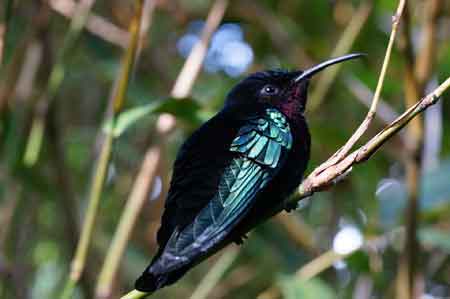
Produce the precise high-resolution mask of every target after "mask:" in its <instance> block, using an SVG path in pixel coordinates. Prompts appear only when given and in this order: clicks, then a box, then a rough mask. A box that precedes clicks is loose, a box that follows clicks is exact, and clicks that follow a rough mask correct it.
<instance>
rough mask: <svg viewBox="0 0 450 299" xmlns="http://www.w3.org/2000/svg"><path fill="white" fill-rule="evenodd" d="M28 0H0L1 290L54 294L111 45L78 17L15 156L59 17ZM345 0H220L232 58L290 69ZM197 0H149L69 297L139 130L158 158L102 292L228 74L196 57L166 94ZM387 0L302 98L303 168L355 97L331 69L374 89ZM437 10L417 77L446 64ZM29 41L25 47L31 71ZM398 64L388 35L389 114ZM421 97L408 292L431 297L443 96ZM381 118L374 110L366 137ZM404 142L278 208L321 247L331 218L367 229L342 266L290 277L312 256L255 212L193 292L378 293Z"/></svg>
mask: <svg viewBox="0 0 450 299" xmlns="http://www.w3.org/2000/svg"><path fill="white" fill-rule="evenodd" d="M61 2H62V3H64V2H72V1H61ZM424 2H426V1H418V0H416V1H411V4H410V8H411V18H412V28H413V30H412V31H413V33H414V39H413V40H414V41H415V43H416V44H415V45H416V48H417V49H416V50H419V49H420V47H421V44H420V32H421V31H420V29H421V26H422V24H423V21H424V17H423V6H424V5H425V3H424ZM42 3H47V1H32V3H24V2H23V1H5V4H2V6H3V7H2V9H3V11H2V18H0V28H6V29H7V30H6V33H5V34H4V35H1V34H0V45H1V44H2V45H3V55H1V54H0V55H1V56H0V57H1V58H0V59H1V60H2V63H1V69H0V100H4V99H2V98H1V96H2V95H3V94H4V93H5V90H7V89H8V88H10V87H11V88H12V89H13V92H12V93H11V94H10V95H9V96H8V98H7V99H6V100H7V102H8V104H7V105H6V106H5V107H2V110H1V111H0V117H1V120H0V121H1V124H0V155H1V156H0V158H1V163H0V198H1V199H0V245H1V247H0V298H56V297H55V296H56V295H57V294H59V293H60V288H61V287H62V283H63V279H64V277H66V275H67V273H68V269H69V264H70V259H71V258H72V256H73V251H74V249H75V245H76V242H77V238H78V232H79V227H80V223H81V221H82V219H83V215H84V209H85V205H86V201H85V200H86V193H87V190H88V185H89V181H90V175H91V171H92V166H93V164H94V163H93V161H94V160H95V157H96V155H97V151H98V148H97V146H98V134H99V132H100V131H101V129H102V128H105V129H106V130H111V124H108V123H106V124H104V123H103V118H104V115H105V111H106V109H107V102H108V98H109V95H110V92H111V86H112V85H113V83H114V82H113V81H114V78H115V77H116V74H117V72H118V70H119V66H120V63H119V62H120V57H121V54H122V52H123V49H122V48H121V47H119V46H117V45H116V44H112V43H110V42H108V41H106V40H105V39H104V38H102V37H101V36H98V35H95V34H92V32H90V31H89V30H84V31H83V32H82V34H81V36H80V39H79V40H78V41H77V42H76V45H75V46H74V47H73V48H71V49H69V51H68V53H67V56H66V59H65V62H66V76H65V78H64V81H63V82H62V86H61V88H60V89H59V90H58V92H57V95H56V98H55V99H54V101H53V102H52V103H51V106H50V107H49V110H48V113H47V115H46V124H47V127H46V128H47V129H46V132H45V135H44V140H43V145H42V146H43V147H42V151H41V154H40V156H39V159H38V160H37V162H36V164H35V165H33V166H31V167H26V166H25V165H24V164H23V155H24V151H25V146H26V143H27V138H28V136H29V130H30V125H31V120H32V117H33V115H34V113H35V112H36V111H38V109H39V105H38V104H39V103H38V99H39V98H40V96H41V95H42V94H43V93H45V88H46V84H47V79H48V75H49V72H50V68H51V67H52V66H53V65H54V63H55V61H56V57H57V55H58V54H57V53H58V51H59V50H60V49H61V47H62V43H63V41H64V38H65V35H66V34H67V31H68V22H69V21H68V19H67V18H66V17H64V16H62V15H61V14H59V13H58V12H56V11H55V10H54V9H52V8H49V7H48V6H46V5H45V4H42ZM131 3H132V1H119V0H115V1H97V2H96V3H95V5H94V8H93V14H95V15H96V16H97V17H101V18H103V19H104V20H105V21H107V22H108V24H110V25H111V26H115V27H117V28H119V29H120V30H122V31H126V26H127V24H128V22H129V20H130V17H131V15H130V13H129V11H130V10H129V6H130V5H131ZM360 3H361V1H350V0H337V1H331V0H330V1H325V0H320V1H295V0H286V1H272V0H265V1H250V0H246V1H231V3H230V5H229V8H228V10H227V12H226V14H225V18H224V20H223V23H228V22H232V23H237V24H239V25H240V26H241V28H242V29H243V32H244V38H245V41H246V42H247V43H248V44H249V45H250V46H251V47H252V49H253V52H254V55H255V56H254V60H253V63H252V65H251V67H250V69H249V70H248V71H247V73H249V72H252V71H257V70H261V69H266V68H288V69H294V68H303V67H307V66H310V64H311V63H313V62H317V61H320V60H323V59H325V58H328V57H329V55H330V53H331V52H332V51H333V49H334V46H335V45H336V43H337V41H338V40H339V38H340V36H341V33H342V32H343V30H345V27H346V25H347V24H348V22H349V21H350V20H351V18H352V16H353V14H354V13H355V9H356V8H357V6H358V5H359V4H360ZM8 5H9V6H8ZM210 5H211V1H203V0H202V1H200V0H196V1H175V0H166V1H158V5H157V8H156V11H155V14H154V16H153V19H152V24H151V27H150V30H149V32H148V34H147V36H146V39H145V44H144V46H143V50H142V52H141V57H140V58H139V60H138V61H137V65H136V68H135V71H134V75H133V78H132V80H131V83H130V86H129V90H128V94H127V97H128V98H127V101H126V106H127V107H126V108H125V110H124V111H123V113H122V114H121V115H120V116H119V118H118V122H117V124H116V128H115V129H114V130H115V134H116V135H117V136H118V139H117V142H116V143H115V145H114V150H113V157H112V163H111V165H110V167H109V175H108V180H107V183H106V186H105V189H104V193H103V198H102V203H101V207H100V215H99V219H97V225H96V230H95V235H94V240H93V242H94V244H93V249H92V250H91V252H90V254H89V259H88V265H87V269H86V271H85V273H84V276H83V279H82V283H81V284H80V287H79V289H78V291H77V295H76V298H92V292H93V291H94V286H95V283H96V279H97V274H98V269H99V268H100V266H101V264H102V261H103V257H104V256H105V252H106V251H107V250H108V246H109V243H110V240H111V238H112V236H113V234H114V231H115V228H116V225H117V223H118V219H119V218H120V217H121V214H122V211H123V206H124V202H125V199H126V198H127V197H128V194H129V192H130V190H131V187H132V184H133V182H134V180H135V176H136V174H137V172H138V169H139V167H140V166H141V163H142V159H143V157H144V154H145V152H146V150H147V148H148V147H150V146H152V145H163V149H164V150H163V157H162V163H161V166H160V167H159V170H158V175H159V176H160V177H161V179H162V182H163V188H162V193H161V194H160V195H158V196H157V198H156V199H154V200H150V195H149V200H148V201H147V202H146V203H145V206H144V208H143V210H142V212H141V215H140V218H139V220H138V223H137V225H136V227H135V230H134V234H133V236H132V240H131V241H130V243H129V244H128V248H127V251H126V254H125V256H124V257H123V259H122V264H121V268H120V271H119V275H118V277H117V279H116V281H115V286H114V296H113V298H117V297H118V296H119V295H120V294H122V293H123V292H124V291H126V290H129V289H130V288H132V286H133V282H134V279H135V278H136V277H137V276H138V275H139V274H140V273H141V271H142V270H144V268H145V266H146V265H147V263H148V262H149V261H150V259H151V256H152V254H153V253H154V252H155V251H156V244H155V234H156V231H157V229H158V227H159V217H160V215H161V212H162V207H163V201H164V194H165V192H167V187H168V184H169V182H170V174H171V164H172V162H173V160H174V158H175V154H176V151H177V149H178V148H179V146H180V145H181V143H182V142H183V140H184V139H185V138H186V137H187V136H188V135H189V134H190V133H191V132H192V131H193V130H194V129H195V128H196V127H198V126H199V125H200V124H201V123H202V122H203V121H205V120H206V119H208V118H209V117H210V116H211V115H213V113H215V112H216V111H217V110H218V109H220V107H221V105H222V104H223V101H224V98H225V96H226V93H227V91H228V90H229V89H230V88H231V87H232V86H233V85H234V84H235V83H237V82H238V80H239V79H240V78H242V77H243V76H244V75H245V74H244V75H242V76H241V77H240V78H231V77H229V76H227V75H226V74H225V73H223V72H218V73H208V72H206V71H202V72H201V74H200V75H199V78H198V80H196V83H195V85H194V89H193V92H192V98H190V99H184V100H181V101H178V100H175V99H172V98H170V97H169V94H170V88H171V86H172V85H173V82H174V80H175V79H176V77H177V74H178V72H179V71H180V69H181V67H182V65H183V63H184V58H183V57H182V56H181V55H179V54H178V52H177V50H176V44H177V41H178V40H179V39H180V38H181V37H182V36H183V34H185V33H186V30H187V28H188V26H189V24H190V23H191V22H192V21H195V20H199V19H200V20H204V19H205V16H206V15H207V12H208V9H209V7H210ZM395 7H396V1H388V0H384V1H376V2H375V3H374V7H373V11H372V12H371V15H370V17H369V19H368V21H367V23H366V24H365V26H364V27H363V30H362V31H361V33H360V34H359V36H358V38H357V40H356V42H355V44H354V45H353V47H352V51H354V52H364V53H367V54H368V59H366V60H363V61H360V62H357V63H348V64H345V65H344V66H343V68H342V71H341V73H340V75H339V77H338V78H337V79H336V82H334V84H333V85H332V87H331V89H330V91H329V92H328V95H327V97H326V99H324V101H323V104H322V105H321V106H320V108H319V109H317V110H316V111H314V112H313V113H307V117H308V120H309V124H310V129H311V134H312V159H311V162H310V167H309V169H310V170H311V169H313V168H314V167H315V166H317V165H318V164H319V163H320V162H322V161H324V160H325V159H326V158H327V157H329V155H330V154H332V153H333V152H334V151H335V150H336V149H337V148H338V147H339V146H340V145H342V144H343V143H344V142H345V141H346V139H347V138H348V137H349V136H350V135H351V134H352V132H353V131H354V129H355V128H356V127H357V126H358V124H359V123H360V122H361V121H362V119H363V117H364V115H365V113H366V111H367V108H366V107H365V106H364V105H363V104H361V102H360V101H359V100H358V99H357V98H356V97H355V96H354V94H353V93H352V92H351V91H350V90H349V89H350V88H351V87H349V85H348V84H346V83H345V81H344V80H342V78H344V77H345V76H348V75H352V76H354V77H356V78H358V80H360V81H361V82H362V83H363V84H364V85H366V86H367V87H368V88H369V89H370V90H373V89H374V88H375V85H376V81H377V78H378V73H379V69H380V67H381V63H382V60H383V57H384V51H385V47H386V45H387V40H388V35H389V31H390V24H391V15H392V13H393V11H394V10H395ZM449 23H450V5H449V3H448V2H446V1H443V4H442V10H441V15H440V22H439V23H438V26H439V28H438V32H439V34H438V39H437V41H436V53H435V57H434V58H435V59H434V60H435V63H434V71H433V76H432V77H431V78H430V85H431V86H433V84H434V85H435V84H436V83H435V81H436V80H437V81H442V80H443V79H445V78H446V77H447V76H448V75H449V74H450V43H449V40H450V31H449V30H448V28H449V26H448V24H449ZM36 47H38V48H39V49H40V50H38V52H36V49H37V48H36ZM33 49H34V50H33ZM33 51H34V52H33ZM22 52H23V54H21V53H22ZM32 55H35V56H36V55H38V56H37V57H38V58H37V60H36V61H35V63H36V73H35V75H34V76H33V74H32V67H31V63H33V61H32V59H33V56H32ZM305 59H309V61H306V60H305ZM16 60H17V62H16ZM14 72H18V74H19V75H18V79H17V80H9V79H11V78H12V76H13V73H14ZM403 73H404V57H403V56H402V54H401V52H400V51H398V50H397V49H395V50H394V53H393V57H392V61H391V64H390V66H389V71H388V75H387V80H386V83H385V85H384V88H383V93H382V97H383V99H384V100H385V102H386V103H387V104H388V105H390V106H391V107H392V108H393V109H394V110H395V111H397V112H398V113H400V112H401V111H403V110H404V108H405V107H404V101H403V98H404V92H403V82H402V80H401V78H403ZM27 80H28V81H27ZM11 81H14V82H11ZM19 83H20V84H19ZM314 84H315V83H314V82H313V83H312V86H311V88H314V86H315V85H314ZM447 98H448V96H447ZM432 109H433V113H434V114H431V113H430V114H427V115H428V116H427V117H428V118H429V119H428V120H427V121H433V120H434V122H433V124H432V125H433V127H429V128H428V130H426V131H425V132H426V134H427V135H426V138H425V142H426V143H429V144H433V145H434V149H435V151H434V152H426V151H425V153H424V155H429V156H427V157H424V161H428V160H427V158H430V159H432V160H433V161H435V163H434V164H426V163H425V162H424V165H423V178H422V184H421V211H420V214H419V216H420V230H419V240H420V243H421V249H422V250H421V252H420V253H419V255H420V267H419V271H420V272H421V274H422V279H423V282H424V284H423V285H424V290H423V291H424V292H425V293H427V294H429V295H430V296H435V297H432V298H443V297H449V296H450V286H449V285H450V258H449V257H450V256H449V254H450V231H449V229H450V222H449V219H450V218H449V213H450V183H449V181H450V167H449V165H450V164H449V163H450V162H449V161H450V137H449V136H450V132H449V130H450V117H449V115H450V101H447V99H443V101H442V102H441V103H440V104H439V105H437V106H435V107H433V108H432ZM161 113H171V114H173V115H174V116H175V117H176V118H177V120H180V121H179V122H177V129H176V130H175V131H174V132H172V133H171V134H170V136H168V137H167V138H165V139H164V140H163V138H161V136H160V135H159V134H158V133H157V130H156V122H157V117H158V115H160V114H161ZM438 116H442V119H440V118H438ZM382 126H383V124H382V123H381V122H380V121H378V120H375V122H374V124H373V125H372V127H371V128H370V129H369V132H368V136H372V135H374V134H375V133H376V132H377V130H378V129H380V128H382ZM365 138H366V139H367V138H368V137H365ZM404 151H405V149H404V147H403V146H402V144H401V142H399V140H398V139H397V138H394V139H393V140H392V141H391V142H389V143H388V144H386V146H384V147H383V149H381V150H380V151H379V153H377V155H376V156H374V157H373V158H372V159H371V160H370V161H368V162H367V163H365V164H363V165H361V166H358V167H357V168H355V169H354V171H353V172H352V174H351V175H350V177H349V178H348V179H346V180H344V181H343V182H342V183H340V184H338V185H336V186H335V187H334V188H332V189H331V190H330V191H329V192H326V193H319V194H316V195H314V197H313V198H311V199H307V200H306V201H307V204H305V206H304V207H303V208H302V209H300V210H298V211H296V212H295V213H293V215H292V216H291V217H294V219H301V220H302V221H303V222H304V223H305V225H306V226H307V228H308V229H309V230H311V232H312V234H313V240H312V243H313V244H314V247H315V248H316V249H317V250H318V251H320V252H322V251H326V250H328V249H329V248H330V247H331V246H332V244H333V239H334V237H335V235H336V232H337V231H339V230H340V229H341V228H343V227H345V226H349V225H351V226H355V227H357V228H358V229H359V230H360V231H361V232H362V234H363V235H364V236H365V238H366V240H371V239H372V238H378V239H381V240H382V241H380V243H382V244H381V245H379V247H377V248H376V250H374V249H373V250H369V251H366V250H359V251H357V252H356V253H354V254H353V255H351V256H350V257H349V258H348V259H347V260H346V261H345V263H344V264H341V266H337V265H335V266H334V267H331V268H329V269H328V270H327V271H325V272H323V273H322V274H320V275H319V276H318V277H315V278H314V279H313V280H310V281H308V282H301V281H299V280H298V279H296V278H295V277H294V273H295V271H296V270H297V269H299V268H300V267H302V265H304V264H305V263H307V262H309V261H310V260H312V259H313V258H314V257H315V255H314V254H312V253H311V252H310V251H308V250H307V249H306V248H305V247H302V244H299V242H296V241H295V236H293V235H292V232H288V231H287V229H286V227H285V226H284V225H282V224H281V223H280V222H279V221H276V220H270V221H268V222H267V223H265V224H263V225H261V226H259V227H258V228H256V229H255V230H254V232H253V233H252V234H251V236H250V237H249V239H248V240H247V241H246V242H245V244H244V246H242V248H241V249H240V252H239V255H238V257H237V258H236V260H235V262H234V263H233V264H232V266H231V268H230V269H228V271H227V272H226V273H225V276H224V277H223V278H222V279H221V280H220V281H219V283H218V285H217V286H215V287H214V289H213V290H212V292H211V293H210V295H209V296H208V298H256V296H257V295H258V294H259V293H261V292H262V291H264V290H265V289H267V288H268V287H270V286H272V285H277V286H278V287H280V288H281V294H282V296H283V298H288V299H291V298H292V299H293V298H305V299H306V298H324V299H327V298H393V296H394V280H395V276H396V273H397V266H398V260H399V259H398V257H399V256H400V255H401V254H402V252H401V240H402V234H401V233H400V234H392V232H396V231H399V230H400V231H401V228H402V226H403V220H404V217H403V214H404V213H403V211H404V207H405V201H406V198H407V195H406V188H405V168H404V165H403V160H402V158H403V155H404ZM231 246H235V245H231ZM216 259H217V258H216V257H214V258H211V259H209V260H207V261H205V262H204V263H202V264H200V265H199V266H198V267H196V268H195V269H194V270H193V271H191V272H190V273H189V274H188V275H187V276H186V277H185V278H183V279H182V280H181V281H179V282H178V283H177V284H175V285H174V286H172V287H169V288H166V289H164V290H162V291H161V292H160V294H159V296H158V298H189V296H190V294H191V293H192V292H193V290H194V289H195V288H196V286H197V284H198V283H199V281H200V280H201V279H202V278H203V277H204V276H205V274H206V273H207V272H208V270H209V269H210V268H211V267H213V265H214V262H215V260H216ZM363 287H367V288H369V291H370V293H369V294H367V297H358V296H363V295H360V293H357V292H356V290H357V289H360V288H363ZM430 298H431V297H430Z"/></svg>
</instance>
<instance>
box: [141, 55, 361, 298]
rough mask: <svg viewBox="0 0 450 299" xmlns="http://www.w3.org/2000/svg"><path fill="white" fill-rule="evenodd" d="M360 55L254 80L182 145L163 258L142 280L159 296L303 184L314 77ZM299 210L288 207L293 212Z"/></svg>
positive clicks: (165, 219) (161, 236)
mask: <svg viewBox="0 0 450 299" xmlns="http://www.w3.org/2000/svg"><path fill="white" fill-rule="evenodd" d="M362 55H363V54H359V53H355V54H349V55H345V56H340V57H337V58H333V59H329V60H326V61H324V62H322V63H320V64H318V65H315V66H313V67H311V68H309V69H307V70H304V71H301V70H297V71H284V70H269V71H262V72H257V73H254V74H251V75H249V76H248V77H246V78H245V79H244V80H242V81H241V82H239V83H238V84H237V85H236V86H235V87H234V88H232V89H231V91H230V92H229V93H228V95H227V97H226V100H225V104H224V106H223V108H222V109H221V110H220V111H219V112H218V113H217V114H216V115H215V116H214V117H212V118H211V119H210V120H208V121H207V122H206V123H204V124H203V125H202V126H201V127H200V128H199V129H197V130H196V131H195V132H194V133H193V134H192V135H191V136H190V137H189V138H188V139H187V140H186V141H185V142H184V144H183V145H182V147H181V149H180V150H179V152H178V154H177V157H176V160H175V163H174V167H173V176H172V180H171V183H170V189H169V192H168V195H167V199H166V202H165V207H164V212H163V215H162V219H161V227H160V228H159V231H158V233H157V241H158V245H159V250H158V252H157V253H156V255H155V256H154V258H153V260H152V261H151V263H150V265H149V266H148V267H147V268H146V269H145V271H144V272H143V273H142V275H141V276H140V277H139V278H138V279H137V280H136V283H135V289H136V290H137V291H139V292H144V293H152V292H154V291H156V290H158V289H160V288H162V287H164V286H167V285H170V284H173V283H174V282H176V281H177V280H179V279H180V278H181V277H182V276H183V275H184V274H185V273H186V272H187V271H189V270H190V269H192V268H193V267H194V266H195V265H197V264H199V263H200V262H201V261H203V260H205V259H206V258H208V257H209V256H211V255H212V254H214V253H216V252H217V251H219V250H221V249H222V248H224V247H225V246H227V245H228V244H230V243H233V242H235V243H237V244H241V243H242V242H243V239H244V238H245V234H246V233H247V232H248V231H249V229H250V228H251V227H249V223H255V220H261V221H256V222H262V221H264V220H266V219H264V218H267V215H269V216H270V215H271V214H270V213H271V212H270V211H272V210H273V209H274V208H275V207H277V206H278V205H279V204H280V203H281V202H283V200H284V199H285V198H286V197H288V196H289V195H290V194H291V193H293V192H294V190H295V189H296V187H297V186H298V185H299V184H300V183H301V181H302V178H303V174H304V171H305V169H306V167H307V164H308V161H309V157H310V144H311V137H310V133H309V130H308V125H307V122H306V119H305V115H304V112H305V107H306V104H307V91H308V85H309V81H310V79H311V78H312V76H313V75H314V74H316V73H318V72H320V71H322V70H323V69H325V68H327V67H329V66H331V65H334V64H337V63H340V62H343V61H346V60H350V59H355V58H358V57H361V56H362ZM293 208H295V207H287V210H291V209H293Z"/></svg>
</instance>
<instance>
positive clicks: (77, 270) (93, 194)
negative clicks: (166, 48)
mask: <svg viewBox="0 0 450 299" xmlns="http://www.w3.org/2000/svg"><path fill="white" fill-rule="evenodd" d="M142 1H143V0H137V1H136V3H137V5H136V14H135V16H134V18H133V19H132V20H131V24H130V28H129V31H130V35H131V40H130V45H129V46H128V49H127V51H126V52H125V54H124V56H123V60H122V67H121V70H120V73H119V77H118V80H117V85H116V86H114V93H113V97H111V105H110V107H111V112H110V116H109V117H110V118H111V119H112V123H113V124H114V123H115V122H114V120H115V119H116V116H117V114H118V113H119V112H120V111H121V110H122V107H123V104H124V101H125V94H126V91H127V88H128V83H129V79H130V76H131V72H132V69H133V65H134V61H135V55H136V52H137V47H138V39H139V32H140V23H141V16H142ZM113 139H114V135H113V133H112V132H107V133H106V135H105V137H104V140H103V144H102V147H101V152H100V155H99V158H98V160H97V164H96V166H95V170H94V176H93V181H92V185H91V189H90V191H89V197H88V208H87V212H86V217H85V220H84V223H83V228H82V231H81V237H80V240H79V242H78V245H77V249H76V252H75V257H74V259H73V261H72V264H71V271H70V275H69V278H68V280H67V282H66V286H65V288H64V291H63V294H62V296H61V298H64V299H68V298H71V296H72V293H73V290H74V288H75V286H76V284H77V282H78V281H79V279H80V277H81V274H82V272H83V269H84V267H85V264H86V257H87V253H88V249H89V245H90V242H91V239H92V234H93V231H94V224H95V219H96V217H97V211H98V206H99V204H100V198H101V191H102V188H103V184H104V181H105V178H106V173H107V169H108V165H109V160H110V157H111V151H112V146H113Z"/></svg>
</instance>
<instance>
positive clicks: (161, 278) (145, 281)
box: [134, 266, 189, 292]
mask: <svg viewBox="0 0 450 299" xmlns="http://www.w3.org/2000/svg"><path fill="white" fill-rule="evenodd" d="M188 269H189V267H186V266H184V267H181V268H180V269H177V270H174V271H171V272H166V273H157V274H156V273H153V272H152V271H151V267H149V268H147V270H145V271H144V273H142V275H141V276H140V277H139V278H138V279H137V280H136V282H135V284H134V287H135V289H136V290H138V291H141V292H154V291H156V290H158V289H161V288H163V287H164V286H166V285H169V284H172V283H174V282H175V281H177V280H178V279H180V278H181V277H182V276H183V275H184V274H185V273H186V272H187V270H188Z"/></svg>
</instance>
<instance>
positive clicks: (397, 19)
mask: <svg viewBox="0 0 450 299" xmlns="http://www.w3.org/2000/svg"><path fill="white" fill-rule="evenodd" d="M405 3H406V1H405V0H400V2H399V4H398V7H397V11H396V13H395V15H394V17H393V19H392V31H391V35H390V37H389V43H388V46H387V49H386V54H385V57H384V61H383V65H382V67H381V72H380V76H379V78H378V84H377V87H376V89H375V94H374V96H373V99H372V105H371V106H370V109H369V112H368V113H367V115H366V117H365V119H364V121H363V122H362V123H361V124H360V125H359V127H358V129H357V130H356V131H355V133H354V134H353V135H352V136H351V137H350V139H349V140H348V141H347V142H346V143H345V144H344V146H343V147H341V148H340V149H339V150H338V151H337V152H336V153H335V154H334V155H333V156H331V158H330V159H328V161H327V162H325V163H324V164H322V166H319V167H318V168H317V169H316V170H315V172H317V173H320V172H322V171H324V170H325V169H326V168H328V167H329V166H331V165H334V164H336V163H338V162H339V161H341V160H342V159H343V158H344V157H345V156H346V155H347V154H348V153H349V152H350V150H351V149H352V148H353V146H354V145H355V144H356V142H358V140H359V139H360V138H361V136H362V135H363V134H364V133H365V132H366V131H367V129H368V128H369V125H370V123H371V122H372V120H373V118H374V116H375V113H376V110H377V107H378V102H379V99H380V95H381V90H382V88H383V84H384V79H385V77H386V71H387V67H388V65H389V61H390V58H391V53H392V49H393V46H394V41H395V37H396V35H397V30H398V25H399V23H400V18H401V16H402V14H403V9H404V7H405Z"/></svg>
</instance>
